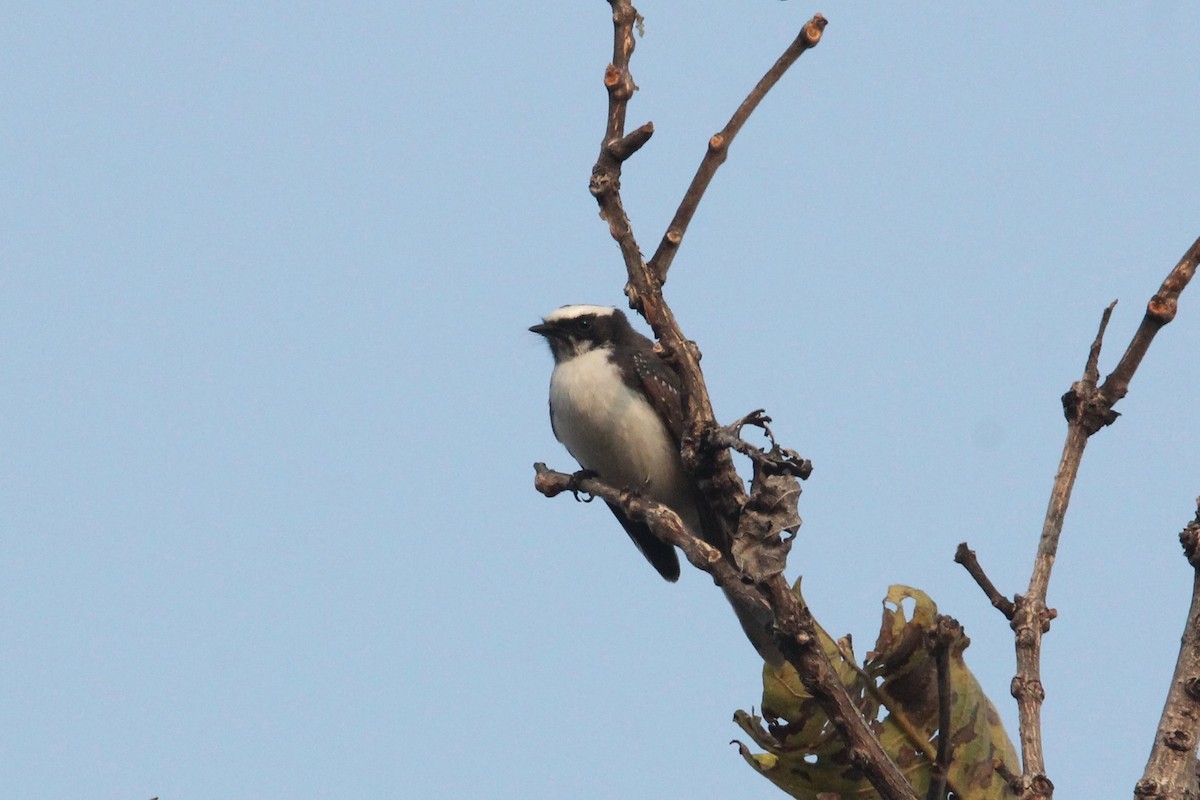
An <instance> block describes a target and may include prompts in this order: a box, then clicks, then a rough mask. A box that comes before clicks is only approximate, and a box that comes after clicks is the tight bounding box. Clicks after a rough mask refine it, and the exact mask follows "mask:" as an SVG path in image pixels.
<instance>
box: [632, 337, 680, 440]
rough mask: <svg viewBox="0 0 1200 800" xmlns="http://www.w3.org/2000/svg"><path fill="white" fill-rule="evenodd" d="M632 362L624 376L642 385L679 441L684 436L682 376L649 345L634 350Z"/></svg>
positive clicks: (668, 428)
mask: <svg viewBox="0 0 1200 800" xmlns="http://www.w3.org/2000/svg"><path fill="white" fill-rule="evenodd" d="M628 363H629V364H631V365H632V366H631V367H629V369H631V370H632V374H631V375H628V376H624V377H625V378H626V381H627V382H628V383H630V384H632V385H634V386H640V387H641V389H642V391H643V392H644V393H645V395H646V397H647V398H649V400H650V405H652V406H654V410H655V411H656V412H658V416H659V418H660V419H661V420H662V421H663V423H664V424H665V425H666V426H667V431H668V432H669V433H670V434H671V438H673V439H674V440H675V441H676V442H677V443H678V442H679V441H681V440H682V439H683V396H682V395H681V394H680V391H679V376H678V375H676V374H675V371H674V370H673V369H671V368H670V367H669V366H667V364H666V362H665V361H663V360H662V359H661V358H659V357H658V356H657V355H655V354H654V351H653V350H651V349H649V348H636V349H634V350H633V353H632V358H630V360H629V362H628Z"/></svg>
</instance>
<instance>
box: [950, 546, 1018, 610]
mask: <svg viewBox="0 0 1200 800" xmlns="http://www.w3.org/2000/svg"><path fill="white" fill-rule="evenodd" d="M954 562H955V563H956V564H962V565H963V567H965V568H966V570H967V572H968V573H970V575H971V577H972V578H974V579H975V583H977V584H979V588H980V589H982V590H983V593H984V594H986V595H987V598H988V600H989V601H991V604H992V605H993V606H995V607H996V608H997V609H999V610H1000V613H1001V614H1003V615H1004V616H1005V617H1007V618H1008V619H1010V620H1011V619H1012V618H1013V602H1012V600H1009V599H1008V598H1007V597H1005V596H1004V595H1002V594H1000V590H999V589H997V588H996V584H994V583H992V580H991V578H989V577H988V576H987V573H986V572H984V571H983V566H982V565H980V563H979V559H978V558H976V557H975V551H974V550H972V549H971V548H969V547H967V543H966V542H959V545H958V549H957V550H955V551H954Z"/></svg>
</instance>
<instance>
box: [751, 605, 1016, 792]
mask: <svg viewBox="0 0 1200 800" xmlns="http://www.w3.org/2000/svg"><path fill="white" fill-rule="evenodd" d="M795 591H796V594H797V596H799V594H800V586H799V583H797V585H796V587H795ZM905 600H912V601H913V613H912V619H908V618H907V616H906V615H905V612H904V607H903V605H902V603H903V602H904V601H905ZM937 617H938V612H937V605H936V604H934V602H933V600H932V599H930V597H929V596H928V595H926V594H925V593H924V592H922V591H920V590H918V589H912V588H910V587H907V586H892V587H890V589H889V590H888V594H887V597H886V598H885V599H884V612H883V624H882V625H881V626H880V631H879V639H878V640H877V641H876V643H875V649H874V650H873V651H872V652H871V653H869V654H868V655H867V660H866V662H865V664H864V665H863V666H862V668H861V669H860V668H859V667H858V666H857V665H856V663H855V662H854V656H853V652H852V651H851V648H850V642H849V641H848V639H843V640H842V641H841V642H840V643H839V642H835V641H834V640H833V638H832V637H830V636H829V634H827V633H826V632H825V631H823V630H821V631H819V634H820V638H821V644H822V647H823V649H824V650H825V653H826V655H828V656H829V660H830V662H831V663H832V664H833V667H834V669H835V671H836V672H837V674H838V676H839V678H840V679H841V681H842V683H843V685H845V686H846V689H847V691H848V692H849V693H850V697H851V698H852V699H853V700H854V702H855V705H856V706H857V707H858V708H859V711H860V712H861V713H862V715H863V717H864V718H866V719H867V720H869V721H870V726H871V728H872V730H873V731H874V732H875V734H876V735H877V736H878V737H879V741H880V743H881V744H882V745H883V749H884V750H885V751H886V752H887V753H888V754H889V755H890V756H891V757H892V759H893V760H894V761H895V762H896V765H897V766H898V767H899V768H900V770H901V772H902V773H903V774H904V776H905V777H906V778H907V779H908V781H909V783H911V784H912V786H913V789H914V791H915V792H916V794H917V795H918V796H919V797H924V796H925V793H926V791H927V789H928V786H929V773H930V766H931V765H932V763H933V760H934V758H935V755H936V752H937V719H938V696H937V665H936V662H935V658H934V654H933V645H932V641H933V638H932V636H931V635H930V634H931V632H932V631H933V628H934V625H935V624H936V621H937ZM969 643H970V640H969V639H967V637H966V636H961V637H960V638H959V639H957V640H956V641H954V642H953V644H952V646H951V651H950V652H951V658H950V683H951V742H952V750H951V754H952V755H951V762H950V769H949V774H948V779H947V785H948V788H949V789H950V790H951V791H953V792H954V793H955V794H956V795H957V796H958V797H960V798H963V799H964V800H993V799H997V800H998V799H1000V798H1012V797H1015V796H1016V795H1015V794H1014V793H1013V792H1012V789H1011V788H1010V787H1009V785H1008V784H1007V783H1006V782H1005V780H1004V779H1003V778H1002V777H1001V773H1000V772H999V771H997V770H996V768H995V766H994V763H996V762H999V763H1001V764H1003V765H1004V767H1005V768H1006V769H1007V770H1008V772H1009V773H1011V774H1019V773H1020V764H1019V762H1018V759H1017V753H1016V750H1014V749H1013V746H1012V743H1011V742H1010V741H1009V739H1008V736H1007V734H1006V733H1005V732H1004V728H1003V726H1002V725H1001V723H1000V718H999V715H998V714H997V713H996V709H995V707H994V706H993V705H992V703H991V701H989V700H988V698H987V697H986V696H985V695H984V693H983V689H982V688H981V687H980V686H979V683H978V681H976V680H975V676H974V675H972V674H971V671H970V670H969V669H968V668H967V665H966V662H965V661H964V660H963V650H965V649H966V647H967V645H968V644H969ZM734 721H735V722H736V723H737V724H738V725H739V726H740V727H741V728H742V730H744V731H745V732H746V734H747V735H748V736H749V737H750V738H751V740H753V742H754V744H756V745H758V747H759V748H761V749H762V750H764V751H765V752H762V753H754V752H752V751H751V750H750V748H749V747H747V746H746V745H744V744H742V743H741V742H739V743H738V744H739V747H740V750H741V754H742V756H743V758H745V759H746V762H747V763H748V764H750V766H751V767H752V768H753V769H754V770H755V771H756V772H758V773H759V774H761V775H763V776H764V777H766V778H767V779H769V780H770V781H772V782H773V783H774V784H775V785H777V786H778V787H779V788H781V789H783V790H784V791H785V792H787V793H788V794H790V795H791V796H792V797H796V798H805V799H806V800H826V798H828V797H830V796H837V795H840V796H842V797H844V798H845V797H854V798H863V799H864V800H867V799H869V798H875V797H878V796H879V795H878V793H877V792H876V791H875V789H874V788H873V787H872V786H871V784H870V783H868V782H867V780H866V779H865V778H864V777H863V775H862V773H861V772H860V771H858V770H857V769H855V768H854V767H853V766H852V765H851V764H850V760H849V758H848V755H847V752H846V746H845V743H844V742H843V741H842V738H841V736H839V735H838V733H837V731H836V730H834V728H833V726H832V724H831V723H830V722H829V719H828V718H827V717H826V716H825V713H824V712H823V711H822V710H821V708H820V706H819V705H817V702H816V701H815V700H814V699H813V698H812V696H811V695H810V694H809V693H808V691H807V690H806V689H805V688H804V686H803V684H801V682H800V678H799V676H798V675H797V674H796V671H795V670H794V669H793V668H792V667H791V665H784V666H783V667H782V668H781V669H778V670H776V669H773V668H771V667H770V666H764V668H763V700H762V716H761V717H760V716H757V715H754V714H749V713H746V712H745V711H738V712H737V713H736V714H735V715H734ZM994 760H995V761H994Z"/></svg>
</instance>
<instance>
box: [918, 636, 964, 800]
mask: <svg viewBox="0 0 1200 800" xmlns="http://www.w3.org/2000/svg"><path fill="white" fill-rule="evenodd" d="M961 636H962V626H961V625H960V624H959V623H958V620H956V619H954V618H953V617H947V616H945V615H943V614H939V615H938V618H937V624H936V627H935V628H934V631H933V658H934V663H935V664H936V665H937V697H938V746H937V758H936V759H935V760H934V762H933V765H932V766H931V767H930V770H929V791H928V792H927V793H926V794H925V798H926V800H942V799H943V798H944V797H945V796H946V778H947V776H948V775H949V774H950V754H951V751H952V745H953V742H952V741H951V737H952V736H953V735H954V734H953V731H952V729H951V717H950V712H951V708H952V706H951V690H950V646H951V645H952V644H953V643H954V642H955V641H957V640H958V639H959V638H960V637H961Z"/></svg>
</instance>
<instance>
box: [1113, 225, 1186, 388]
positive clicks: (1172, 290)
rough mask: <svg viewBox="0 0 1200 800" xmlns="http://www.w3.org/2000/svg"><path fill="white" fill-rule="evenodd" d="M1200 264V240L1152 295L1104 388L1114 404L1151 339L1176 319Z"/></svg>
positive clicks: (1126, 386)
mask: <svg viewBox="0 0 1200 800" xmlns="http://www.w3.org/2000/svg"><path fill="white" fill-rule="evenodd" d="M1197 263H1200V239H1197V240H1196V241H1195V243H1193V244H1192V246H1191V247H1190V248H1188V251H1187V252H1186V253H1184V254H1183V258H1181V259H1179V263H1178V264H1176V265H1175V269H1173V270H1171V272H1170V274H1169V275H1167V278H1166V280H1164V281H1163V284H1162V286H1161V287H1159V290H1158V292H1157V293H1156V294H1155V295H1154V296H1153V297H1151V298H1150V302H1148V303H1147V304H1146V315H1145V316H1144V317H1142V324H1141V325H1139V326H1138V329H1137V333H1135V334H1134V335H1133V340H1132V341H1130V342H1129V347H1128V348H1127V349H1126V350H1125V355H1123V356H1121V362H1120V363H1119V364H1117V368H1116V369H1114V370H1113V371H1112V374H1111V375H1109V376H1108V378H1106V379H1105V381H1104V385H1103V386H1101V387H1100V391H1101V393H1103V395H1104V396H1105V397H1106V398H1107V399H1108V401H1109V402H1110V403H1116V402H1117V401H1118V400H1120V399H1121V398H1122V397H1124V396H1125V394H1126V393H1127V392H1128V391H1129V381H1131V380H1132V379H1133V373H1134V372H1135V371H1136V370H1137V368H1138V365H1139V364H1141V363H1142V357H1143V356H1145V355H1146V350H1147V349H1149V347H1150V342H1152V341H1154V335H1155V334H1156V333H1158V332H1159V331H1160V330H1161V329H1162V327H1163V326H1164V325H1166V324H1167V323H1169V322H1170V321H1171V320H1173V319H1175V312H1176V311H1178V310H1179V294H1180V292H1182V291H1183V290H1184V288H1185V287H1187V285H1188V281H1190V280H1191V279H1192V276H1193V275H1195V274H1196V265H1197Z"/></svg>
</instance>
